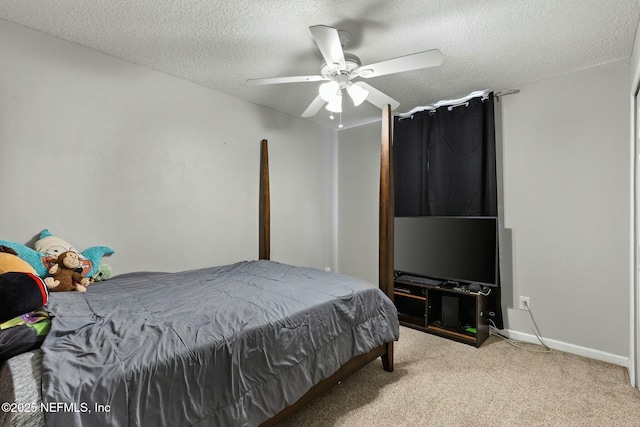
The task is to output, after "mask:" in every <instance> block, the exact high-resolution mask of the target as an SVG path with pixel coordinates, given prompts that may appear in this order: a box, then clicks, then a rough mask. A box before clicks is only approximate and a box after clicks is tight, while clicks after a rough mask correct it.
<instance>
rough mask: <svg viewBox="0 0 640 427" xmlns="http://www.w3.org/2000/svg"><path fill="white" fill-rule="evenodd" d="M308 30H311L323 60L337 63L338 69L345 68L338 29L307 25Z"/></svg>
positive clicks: (331, 63) (329, 63) (328, 62)
mask: <svg viewBox="0 0 640 427" xmlns="http://www.w3.org/2000/svg"><path fill="white" fill-rule="evenodd" d="M309 31H311V35H312V36H313V39H314V40H315V41H316V44H317V45H318V49H320V53H322V57H323V58H324V61H325V62H326V63H327V64H328V65H333V64H339V65H340V69H343V68H346V66H347V65H346V63H345V61H344V52H343V51H342V43H340V37H339V36H338V30H336V29H335V28H332V27H327V26H326V25H314V26H311V27H309Z"/></svg>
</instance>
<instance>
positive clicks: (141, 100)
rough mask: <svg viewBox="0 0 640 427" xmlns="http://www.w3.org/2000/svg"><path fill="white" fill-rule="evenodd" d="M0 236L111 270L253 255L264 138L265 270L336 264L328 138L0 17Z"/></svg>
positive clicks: (176, 266) (332, 143) (169, 267)
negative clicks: (45, 242)
mask: <svg viewBox="0 0 640 427" xmlns="http://www.w3.org/2000/svg"><path fill="white" fill-rule="evenodd" d="M0 51H1V52H2V66H0V194H2V196H3V198H2V207H3V208H2V209H0V224H2V225H1V226H0V239H4V240H11V241H17V242H21V243H26V242H28V241H29V240H30V239H32V237H33V236H34V235H35V234H37V233H38V232H39V231H40V230H42V229H43V228H49V229H50V231H51V232H52V233H53V234H55V235H59V236H60V237H63V238H65V239H67V240H69V241H70V242H71V243H72V244H73V245H74V246H76V247H77V248H78V249H80V250H83V249H85V248H87V247H90V246H94V245H108V246H111V247H112V248H114V249H115V251H116V254H115V255H114V256H112V257H110V258H105V259H104V260H103V261H104V262H105V263H107V264H109V265H111V266H112V268H113V270H114V273H124V272H128V271H133V270H165V271H175V270H180V269H186V268H195V267H204V266H210V265H220V264H226V263H231V262H235V261H239V260H244V259H255V258H257V255H258V250H257V246H258V177H259V174H258V172H259V171H258V169H259V151H260V140H261V139H263V138H266V139H268V140H269V149H270V152H269V155H270V161H271V164H270V171H271V206H272V212H271V236H272V250H271V255H272V259H274V260H277V261H282V262H287V263H292V264H298V265H308V266H313V267H319V268H322V267H325V266H330V267H332V268H335V265H334V255H335V253H334V252H335V250H334V247H335V246H334V245H335V242H334V241H333V236H334V233H333V230H334V229H335V225H336V224H335V212H334V210H335V208H336V207H335V200H334V198H335V188H334V187H335V184H336V183H335V175H336V174H335V161H334V156H335V152H336V149H337V148H336V139H337V137H336V134H335V132H334V131H331V130H328V129H325V128H321V127H318V126H315V125H311V124H308V123H307V122H304V121H302V120H299V119H297V118H294V117H292V116H288V115H285V114H281V113H278V112H275V111H274V110H270V109H266V108H262V107H259V106H257V105H255V104H251V103H247V102H244V101H241V100H238V99H236V98H233V97H230V96H227V95H225V94H222V93H220V92H217V91H214V90H210V89H207V88H204V87H202V86H198V85H195V84H192V83H189V82H186V81H183V80H180V79H177V78H174V77H171V76H168V75H165V74H162V73H159V72H155V71H152V70H149V69H147V68H144V67H139V66H136V65H134V64H131V63H129V62H126V61H123V60H120V59H117V58H114V57H112V56H109V55H105V54H101V53H99V52H97V51H94V50H91V49H86V48H83V47H80V46H78V45H76V44H73V43H69V42H65V41H62V40H60V39H57V38H54V37H50V36H47V35H44V34H42V33H39V32H36V31H33V30H29V29H26V28H24V27H20V26H17V25H15V24H12V23H9V22H7V21H3V20H0Z"/></svg>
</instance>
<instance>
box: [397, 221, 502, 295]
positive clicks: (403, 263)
mask: <svg viewBox="0 0 640 427" xmlns="http://www.w3.org/2000/svg"><path fill="white" fill-rule="evenodd" d="M394 270H395V271H396V273H398V272H399V273H404V274H410V275H417V276H424V277H429V278H433V279H437V280H442V281H453V282H462V283H477V284H479V285H483V286H494V287H497V286H499V283H500V282H499V273H498V219H497V218H496V217H443V216H418V217H396V218H395V222H394Z"/></svg>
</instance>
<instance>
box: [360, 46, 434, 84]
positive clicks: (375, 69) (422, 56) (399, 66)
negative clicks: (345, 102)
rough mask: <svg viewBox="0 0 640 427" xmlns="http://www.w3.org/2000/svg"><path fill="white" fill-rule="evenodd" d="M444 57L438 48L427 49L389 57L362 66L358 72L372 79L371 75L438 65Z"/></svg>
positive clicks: (375, 75) (361, 75)
mask: <svg viewBox="0 0 640 427" xmlns="http://www.w3.org/2000/svg"><path fill="white" fill-rule="evenodd" d="M443 59H444V56H443V55H442V52H440V51H439V50H438V49H433V50H427V51H424V52H420V53H414V54H412V55H407V56H400V57H398V58H393V59H387V60H386V61H381V62H376V63H375V64H370V65H363V66H361V67H360V70H359V71H358V74H359V75H360V77H364V78H366V79H370V78H371V77H378V76H384V75H385V74H393V73H402V72H404V71H411V70H418V69H420V68H429V67H436V66H438V65H440V64H442V60H443Z"/></svg>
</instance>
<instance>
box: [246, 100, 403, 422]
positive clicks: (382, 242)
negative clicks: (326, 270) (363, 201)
mask: <svg viewBox="0 0 640 427" xmlns="http://www.w3.org/2000/svg"><path fill="white" fill-rule="evenodd" d="M391 123H392V121H391V107H390V106H389V105H385V106H384V108H383V109H382V140H381V150H380V223H379V229H380V230H379V231H380V234H379V236H380V237H379V252H378V255H379V266H378V272H379V287H380V289H381V290H382V291H383V292H384V293H385V294H386V295H387V296H388V297H389V298H390V299H391V300H392V301H393V218H394V212H393V205H394V203H393V202H394V200H393V158H392V150H391V146H392V127H391ZM269 200H270V199H269V154H268V143H267V140H266V139H263V140H262V144H261V150H260V207H259V212H258V215H259V219H258V227H259V232H258V236H259V237H258V257H259V258H260V259H265V260H268V259H270V235H271V230H270V218H271V212H270V201H269ZM378 357H381V358H382V366H383V368H384V369H385V370H386V371H389V372H392V371H393V342H388V343H386V344H383V345H381V346H379V347H376V348H374V349H373V350H371V351H370V352H368V353H365V354H362V355H360V356H356V357H354V358H353V359H351V360H349V361H348V362H346V363H345V364H344V365H342V367H340V369H338V371H336V372H335V373H334V374H333V375H331V376H330V377H329V378H326V379H324V380H322V381H320V382H319V383H318V384H316V385H315V386H313V387H312V388H311V389H309V391H307V393H306V394H305V395H303V396H302V397H301V398H300V399H299V400H298V401H297V402H296V403H294V404H293V405H291V406H288V407H286V408H284V409H283V410H282V411H280V412H279V413H277V414H276V415H274V416H273V417H272V418H270V419H269V420H267V421H265V422H264V423H262V424H261V425H262V426H265V427H266V426H273V425H275V424H277V423H279V422H281V421H283V420H284V419H285V418H286V417H288V416H289V415H290V414H292V413H293V412H295V411H297V410H298V409H299V408H300V407H302V406H303V405H305V404H306V403H307V402H309V401H310V400H311V399H313V398H314V397H316V396H319V395H320V394H322V393H324V392H326V391H327V390H328V389H330V388H331V387H333V386H334V385H336V384H338V383H340V381H342V380H343V379H345V378H346V377H348V376H349V375H351V374H352V373H354V372H356V371H357V370H358V369H360V368H362V367H363V366H365V365H367V364H369V363H370V362H372V361H373V360H375V359H377V358H378Z"/></svg>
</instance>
